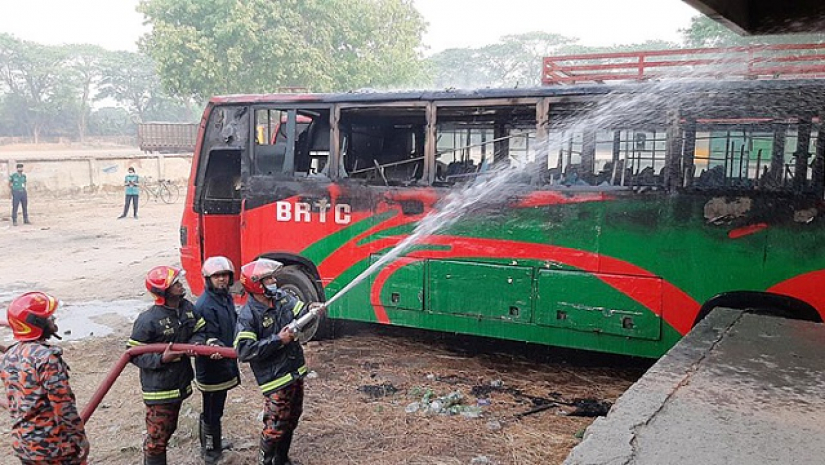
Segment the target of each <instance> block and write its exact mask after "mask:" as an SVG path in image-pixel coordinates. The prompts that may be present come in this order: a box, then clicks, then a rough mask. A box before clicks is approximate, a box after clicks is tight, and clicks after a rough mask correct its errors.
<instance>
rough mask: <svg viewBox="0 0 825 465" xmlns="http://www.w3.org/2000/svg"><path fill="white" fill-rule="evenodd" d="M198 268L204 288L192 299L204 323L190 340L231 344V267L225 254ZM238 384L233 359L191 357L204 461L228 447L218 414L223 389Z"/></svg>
mask: <svg viewBox="0 0 825 465" xmlns="http://www.w3.org/2000/svg"><path fill="white" fill-rule="evenodd" d="M202 272H203V278H204V280H205V281H206V291H205V292H204V293H203V295H201V296H200V298H198V301H197V302H196V303H195V316H196V317H198V318H203V320H204V322H205V326H204V327H203V331H200V332H199V333H198V334H197V335H196V338H195V340H194V341H195V342H201V343H205V344H208V345H214V346H222V347H232V342H233V339H234V337H235V324H236V323H237V321H238V314H237V313H236V312H235V302H234V301H233V300H232V296H231V295H230V294H229V287H230V286H232V284H233V282H234V279H235V267H234V266H232V262H231V261H229V259H228V258H226V257H210V258H207V259H206V261H204V262H203V269H202ZM239 384H240V371H239V370H238V363H237V361H236V360H235V359H231V358H221V357H220V355H213V356H212V357H197V358H196V359H195V386H197V387H198V389H199V390H200V391H201V393H202V395H203V413H202V414H201V417H200V428H199V430H198V431H199V434H198V437H199V438H200V443H201V456H203V459H204V462H205V463H207V464H214V463H217V461H218V460H219V459H220V457H221V453H222V451H223V450H224V449H228V448H230V447H231V445H230V444H226V445H224V444H223V441H222V435H221V417H222V416H223V410H224V406H225V405H226V394H227V392H228V391H229V390H230V389H232V388H234V387H236V386H237V385H239Z"/></svg>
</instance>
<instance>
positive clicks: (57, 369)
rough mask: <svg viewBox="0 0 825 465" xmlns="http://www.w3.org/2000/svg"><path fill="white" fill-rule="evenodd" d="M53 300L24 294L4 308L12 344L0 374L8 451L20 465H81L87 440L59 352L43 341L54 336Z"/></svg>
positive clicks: (46, 296)
mask: <svg viewBox="0 0 825 465" xmlns="http://www.w3.org/2000/svg"><path fill="white" fill-rule="evenodd" d="M57 306H58V302H57V299H55V298H54V297H52V296H50V295H48V294H44V293H42V292H27V293H25V294H23V295H21V296H19V297H17V298H16V299H14V300H13V301H12V302H11V304H10V305H9V309H8V314H7V318H8V322H9V326H11V329H12V333H13V334H14V339H15V341H17V342H16V343H15V344H14V345H12V346H11V347H9V348H8V350H7V351H6V353H5V355H4V356H3V360H2V362H0V371H1V372H0V376H2V378H3V384H4V385H5V387H6V397H7V398H8V403H9V412H10V413H11V418H12V431H11V437H12V449H13V450H14V455H16V456H17V457H18V458H19V459H20V461H21V462H22V463H23V464H24V465H25V464H31V465H34V464H42V465H49V464H55V465H58V464H67V465H77V464H85V463H86V456H88V455H89V442H88V440H87V439H86V431H85V428H84V425H83V420H82V419H81V418H80V415H79V414H78V412H77V407H76V403H75V397H74V393H73V392H72V388H71V387H70V386H69V366H68V365H67V364H66V362H65V361H63V357H62V354H63V351H62V350H61V349H60V348H59V347H56V346H53V345H50V344H48V343H47V342H46V340H48V339H49V338H50V337H51V336H55V337H57V338H58V339H59V338H60V336H58V335H57V324H56V323H55V321H54V312H55V311H56V310H57Z"/></svg>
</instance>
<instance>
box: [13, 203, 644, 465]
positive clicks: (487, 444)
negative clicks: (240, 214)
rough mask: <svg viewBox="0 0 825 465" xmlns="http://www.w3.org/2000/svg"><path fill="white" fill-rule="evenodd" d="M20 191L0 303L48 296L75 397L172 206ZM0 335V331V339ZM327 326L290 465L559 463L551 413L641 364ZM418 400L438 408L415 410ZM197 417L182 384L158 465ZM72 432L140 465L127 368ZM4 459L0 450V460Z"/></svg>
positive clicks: (108, 345) (237, 396)
mask: <svg viewBox="0 0 825 465" xmlns="http://www.w3.org/2000/svg"><path fill="white" fill-rule="evenodd" d="M30 197H32V198H31V199H30V209H31V216H32V221H33V223H34V224H33V225H32V226H18V227H11V226H10V225H9V222H8V220H5V221H0V248H2V249H3V250H4V251H6V253H4V254H3V255H2V256H0V269H2V270H3V278H4V279H3V282H0V306H2V308H4V307H5V306H6V304H7V302H8V301H9V300H10V299H11V298H12V297H13V296H14V295H17V294H18V293H20V292H24V291H28V290H35V289H37V290H44V291H47V292H51V293H53V294H54V295H55V296H57V297H58V298H60V299H61V300H62V306H61V309H60V310H59V313H58V324H59V326H60V334H61V336H63V338H64V340H63V341H62V342H61V343H60V344H61V346H62V347H64V350H65V358H66V360H67V361H68V363H69V365H70V366H71V368H72V378H71V383H72V386H73V388H74V390H75V392H76V394H77V397H78V403H79V405H80V406H81V407H82V406H85V405H86V403H87V402H88V399H89V398H90V397H91V395H92V393H93V392H94V391H95V389H97V387H98V386H99V384H100V382H101V381H102V380H103V379H104V378H105V376H106V374H107V372H108V371H109V369H110V368H111V367H112V366H113V364H114V363H115V362H116V360H117V359H118V357H120V355H121V354H122V353H123V350H124V348H125V341H126V339H127V338H128V337H129V332H130V329H131V324H132V321H133V320H134V318H135V316H136V315H137V313H138V312H139V311H141V310H142V309H144V308H147V307H148V306H149V305H150V304H151V299H149V298H148V296H147V295H146V292H145V290H144V287H143V277H144V275H145V273H146V271H148V270H149V269H150V268H151V267H153V266H155V265H160V264H172V265H175V264H178V256H177V253H178V252H177V240H178V238H177V230H178V222H179V219H180V214H181V209H182V205H181V204H177V205H163V204H149V205H148V206H146V207H141V215H140V219H139V220H136V221H135V220H131V219H128V220H120V221H118V220H116V219H115V218H116V217H117V216H118V215H119V213H120V209H121V208H122V203H121V202H122V198H121V197H120V196H99V197H77V198H61V199H54V198H44V197H38V196H30ZM8 335H9V333H8V330H6V329H0V340H2V339H8ZM337 335H338V337H337V338H336V339H334V340H330V341H321V342H312V343H310V344H309V345H308V346H307V347H306V353H307V361H308V364H309V366H310V368H311V369H312V370H313V374H312V375H311V377H310V379H308V381H307V397H306V404H305V415H304V417H303V419H302V421H301V425H300V427H299V429H298V432H297V434H298V437H297V439H296V441H295V445H294V455H295V456H296V457H297V458H299V459H301V463H303V464H304V465H309V464H319V465H325V464H342V463H343V464H348V463H352V464H355V463H373V464H387V465H391V464H393V465H394V464H469V463H475V464H485V463H488V464H494V463H497V464H553V463H561V461H562V460H563V459H564V457H565V456H566V455H567V454H568V452H569V451H570V449H571V448H572V447H573V446H574V445H576V444H577V443H578V442H579V439H578V438H577V435H580V434H581V432H582V431H583V429H584V428H585V427H587V426H588V425H589V424H590V423H591V422H592V420H593V419H592V418H591V417H579V416H570V415H567V414H568V413H571V412H574V411H575V410H576V407H575V406H574V405H567V404H573V403H575V401H576V400H578V399H586V400H595V401H606V402H614V401H615V400H616V399H617V398H618V397H619V395H621V393H622V392H624V391H625V390H626V389H627V388H628V387H629V386H630V385H631V384H632V383H633V382H634V381H635V380H636V379H638V377H639V376H641V374H642V373H643V372H644V370H645V369H646V368H647V366H648V365H649V362H647V361H641V360H634V359H627V358H621V357H606V356H601V355H597V354H591V353H585V352H571V351H563V350H554V349H550V348H544V347H537V346H528V345H525V344H520V343H508V342H503V341H492V340H486V339H478V338H469V337H461V336H455V335H448V334H436V333H430V332H425V331H413V330H404V329H399V328H382V327H377V326H371V325H353V324H349V325H338V326H337ZM242 374H243V385H242V386H241V387H239V388H237V389H235V390H233V391H232V392H231V393H230V397H229V402H228V405H227V411H226V416H225V427H224V429H225V431H226V433H227V435H228V436H229V437H230V438H231V439H232V440H233V441H234V443H235V446H236V447H235V450H234V451H231V452H228V453H227V454H226V458H225V460H224V461H223V462H222V463H225V464H252V463H254V457H255V454H256V447H257V438H258V434H259V431H260V420H259V415H260V411H261V404H262V400H261V395H260V393H259V391H258V389H257V388H256V387H255V385H254V378H253V377H252V375H251V373H250V372H249V370H248V368H247V367H243V371H242ZM434 402H436V406H439V404H440V406H441V407H444V408H443V409H434V408H431V406H432V404H433V403H434ZM414 404H417V405H418V408H417V409H415V408H413V407H412V406H413V405H414ZM447 404H449V405H447ZM424 405H426V406H427V408H423V406H424ZM450 410H452V413H453V414H452V415H450V414H448V413H449V411H450ZM199 412H200V398H199V394H195V396H193V398H191V399H190V400H188V401H187V402H186V403H185V405H184V409H183V414H182V417H181V421H180V425H179V429H178V431H177V433H176V434H175V437H174V439H173V443H172V449H171V452H170V463H175V464H182V465H188V464H195V463H199V460H198V459H197V454H196V450H197V418H198V414H199ZM439 412H444V413H439ZM0 419H2V420H0V434H3V436H2V437H3V438H5V439H3V442H0V450H3V451H4V452H10V450H11V449H10V445H9V444H8V434H7V433H8V431H9V429H8V428H9V422H8V417H7V416H5V415H0ZM87 428H88V433H89V437H90V440H91V443H92V453H91V457H90V463H92V464H113V465H125V464H135V463H140V462H141V459H140V447H141V441H142V435H143V433H144V426H143V404H142V402H141V395H140V386H139V381H138V371H137V369H136V368H135V367H133V366H129V367H127V368H126V370H125V371H124V373H123V375H122V376H121V377H120V378H119V379H118V381H117V382H116V383H115V385H114V387H113V388H112V390H111V391H110V393H109V394H108V396H107V397H106V398H105V399H104V401H103V403H102V404H101V406H100V407H99V408H98V410H97V411H96V412H95V414H94V415H93V416H92V418H91V420H90V422H89V424H88V425H87ZM14 463H18V462H16V461H15V460H13V458H12V457H11V455H10V454H8V453H7V454H0V465H11V464H14Z"/></svg>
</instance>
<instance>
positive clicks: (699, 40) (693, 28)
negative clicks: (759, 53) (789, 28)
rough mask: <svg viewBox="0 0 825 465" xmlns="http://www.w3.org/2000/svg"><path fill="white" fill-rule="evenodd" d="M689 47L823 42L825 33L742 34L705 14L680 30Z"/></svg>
mask: <svg viewBox="0 0 825 465" xmlns="http://www.w3.org/2000/svg"><path fill="white" fill-rule="evenodd" d="M680 32H681V33H682V40H683V42H684V46H685V47H687V48H703V47H733V46H738V45H758V44H821V43H825V34H777V35H769V36H741V35H739V34H737V33H735V32H733V31H731V30H730V29H728V28H727V27H725V26H723V25H722V24H720V23H718V22H716V21H714V20H712V19H710V18H709V17H707V16H705V15H699V16H696V17H694V18H693V19H692V20H691V22H690V26H689V27H688V28H687V29H683V30H681V31H680Z"/></svg>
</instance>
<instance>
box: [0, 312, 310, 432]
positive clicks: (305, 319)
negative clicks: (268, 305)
mask: <svg viewBox="0 0 825 465" xmlns="http://www.w3.org/2000/svg"><path fill="white" fill-rule="evenodd" d="M323 308H324V307H313V308H310V309H309V311H307V313H306V315H304V316H302V317H301V318H298V319H297V320H294V321H292V323H290V324H289V328H290V330H292V332H293V333H294V334H295V339H296V340H298V341H299V342H306V341H308V340H310V339H312V336H314V335H315V331H316V330H317V329H318V322H319V320H320V318H318V316H319V314H320V313H321V312H322V311H323ZM167 348H169V344H164V343H160V344H146V345H142V346H137V347H132V348H129V349H127V350H126V352H124V353H123V355H121V356H120V358H119V359H118V361H117V363H115V365H114V366H113V367H112V369H111V370H109V373H108V374H107V375H106V378H104V379H103V382H102V383H100V386H99V387H98V388H97V390H96V391H95V393H94V394H93V395H92V398H91V399H89V403H88V404H87V405H86V408H84V409H83V412H81V414H80V417H81V418H82V419H83V422H84V423H86V422H88V421H89V418H91V416H92V414H93V413H94V411H95V409H97V407H98V405H100V402H102V401H103V398H104V397H106V394H108V392H109V390H110V389H111V388H112V386H113V385H114V384H115V381H116V380H117V378H118V377H119V376H120V374H121V373H122V372H123V370H124V369H125V368H126V365H128V364H129V362H130V361H131V360H132V358H134V357H137V356H138V355H143V354H162V353H163V352H164V351H165V350H166V349H167ZM171 350H173V351H178V352H187V353H191V354H192V355H197V356H201V357H210V356H212V355H215V354H219V355H220V356H222V357H223V358H238V355H237V354H236V353H235V349H233V348H231V347H221V346H212V345H200V344H172V348H171ZM0 407H2V408H5V409H8V401H7V400H6V399H0Z"/></svg>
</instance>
